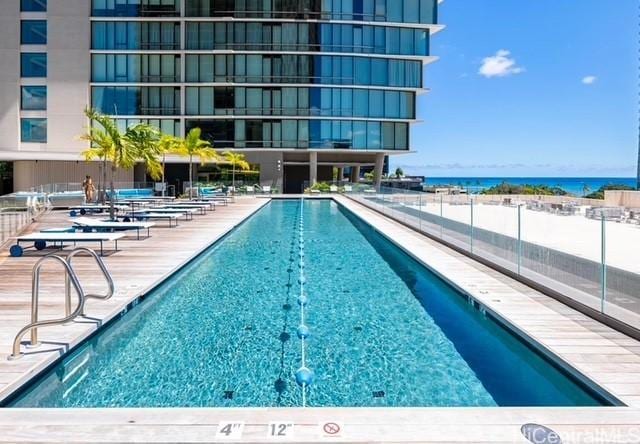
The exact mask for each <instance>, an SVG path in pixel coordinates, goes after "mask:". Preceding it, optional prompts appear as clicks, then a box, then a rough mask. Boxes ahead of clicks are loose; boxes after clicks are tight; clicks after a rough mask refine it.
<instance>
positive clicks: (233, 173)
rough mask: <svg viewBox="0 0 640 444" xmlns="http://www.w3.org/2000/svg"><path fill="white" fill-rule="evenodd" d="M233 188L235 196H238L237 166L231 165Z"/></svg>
mask: <svg viewBox="0 0 640 444" xmlns="http://www.w3.org/2000/svg"><path fill="white" fill-rule="evenodd" d="M231 186H232V187H233V194H236V164H235V163H233V164H231Z"/></svg>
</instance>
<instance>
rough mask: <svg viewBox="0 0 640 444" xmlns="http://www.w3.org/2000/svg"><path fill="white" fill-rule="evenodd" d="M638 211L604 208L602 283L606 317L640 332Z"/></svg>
mask: <svg viewBox="0 0 640 444" xmlns="http://www.w3.org/2000/svg"><path fill="white" fill-rule="evenodd" d="M637 212H638V211H637V210H636V211H634V210H625V209H624V208H603V209H602V213H601V217H602V218H603V220H602V221H601V223H602V226H603V228H604V229H603V231H602V238H603V241H602V242H601V244H602V248H604V253H605V254H604V255H603V257H602V261H603V263H604V264H605V265H604V268H603V269H602V272H603V273H604V274H603V276H602V277H601V279H604V281H605V282H606V291H603V295H602V297H603V305H602V308H603V311H604V313H605V314H607V315H609V316H612V317H614V318H616V319H620V320H622V321H623V322H625V323H627V324H629V325H632V326H634V327H636V328H640V260H639V257H638V252H639V248H640V227H639V222H640V221H639V219H638V217H637V216H638V214H637Z"/></svg>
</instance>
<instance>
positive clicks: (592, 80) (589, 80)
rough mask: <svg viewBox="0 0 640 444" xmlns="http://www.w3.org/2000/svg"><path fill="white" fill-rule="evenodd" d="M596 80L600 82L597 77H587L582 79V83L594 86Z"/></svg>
mask: <svg viewBox="0 0 640 444" xmlns="http://www.w3.org/2000/svg"><path fill="white" fill-rule="evenodd" d="M596 80H598V78H597V77H596V76H587V77H583V78H582V83H584V84H585V85H593V84H594V83H596Z"/></svg>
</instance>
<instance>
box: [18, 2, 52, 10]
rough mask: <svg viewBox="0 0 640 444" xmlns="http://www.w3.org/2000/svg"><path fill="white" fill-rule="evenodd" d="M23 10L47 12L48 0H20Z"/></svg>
mask: <svg viewBox="0 0 640 444" xmlns="http://www.w3.org/2000/svg"><path fill="white" fill-rule="evenodd" d="M20 11H22V12H47V0H20Z"/></svg>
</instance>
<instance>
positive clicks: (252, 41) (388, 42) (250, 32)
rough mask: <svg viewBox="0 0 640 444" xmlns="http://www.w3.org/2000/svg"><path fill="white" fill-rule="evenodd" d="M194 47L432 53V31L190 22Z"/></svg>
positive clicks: (189, 42)
mask: <svg viewBox="0 0 640 444" xmlns="http://www.w3.org/2000/svg"><path fill="white" fill-rule="evenodd" d="M186 27H187V28H186V47H187V49H194V50H207V49H233V50H249V51H317V52H347V53H366V54H400V55H418V56H427V55H429V31H428V30H425V29H414V28H400V27H392V26H371V25H353V24H348V25H344V24H334V23H295V22H294V23H286V22H282V23H261V22H187V23H186Z"/></svg>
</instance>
